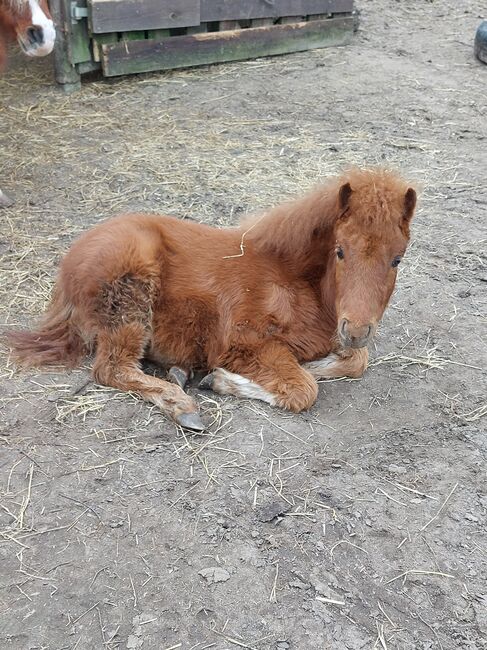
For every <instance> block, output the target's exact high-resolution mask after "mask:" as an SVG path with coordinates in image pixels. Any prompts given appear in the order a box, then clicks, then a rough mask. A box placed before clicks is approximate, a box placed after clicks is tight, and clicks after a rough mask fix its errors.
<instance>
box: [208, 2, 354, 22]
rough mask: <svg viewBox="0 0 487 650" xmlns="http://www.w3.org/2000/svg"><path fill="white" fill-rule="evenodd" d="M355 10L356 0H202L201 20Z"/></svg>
mask: <svg viewBox="0 0 487 650" xmlns="http://www.w3.org/2000/svg"><path fill="white" fill-rule="evenodd" d="M352 11H353V0H201V22H210V21H211V22H213V21H218V20H246V19H247V20H248V19H252V18H280V17H281V16H309V15H312V14H333V13H351V12H352Z"/></svg>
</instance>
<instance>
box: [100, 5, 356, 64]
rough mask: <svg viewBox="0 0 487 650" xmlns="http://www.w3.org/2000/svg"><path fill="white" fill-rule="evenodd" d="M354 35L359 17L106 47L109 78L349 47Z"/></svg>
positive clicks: (103, 55)
mask: <svg viewBox="0 0 487 650" xmlns="http://www.w3.org/2000/svg"><path fill="white" fill-rule="evenodd" d="M352 34H353V17H352V16H345V17H337V18H331V19H328V20H313V21H310V22H301V23H295V24H291V25H275V26H273V27H257V28H249V29H238V30H232V31H227V32H209V33H207V34H195V35H192V36H173V37H171V38H166V39H165V40H163V41H154V40H145V41H132V42H130V43H114V44H105V45H103V46H102V67H103V73H104V74H105V75H106V76H107V77H113V76H117V75H122V74H130V73H136V72H150V71H152V70H168V69H172V68H184V67H190V66H195V65H204V64H208V63H221V62H224V61H238V60H242V59H250V58H256V57H259V56H269V55H275V54H285V53H288V52H301V51H304V50H309V49H312V48H318V47H325V46H328V45H345V44H347V43H348V42H350V40H351V38H352Z"/></svg>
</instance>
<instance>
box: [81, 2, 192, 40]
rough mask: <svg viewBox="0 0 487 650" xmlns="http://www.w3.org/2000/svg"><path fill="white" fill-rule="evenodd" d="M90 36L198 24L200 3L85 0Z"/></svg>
mask: <svg viewBox="0 0 487 650" xmlns="http://www.w3.org/2000/svg"><path fill="white" fill-rule="evenodd" d="M88 7H89V15H90V29H91V31H92V32H93V33H94V34H103V33H108V32H128V31H134V30H135V31H136V30H140V29H169V28H174V27H189V26H194V25H199V24H200V22H201V20H200V0H89V4H88Z"/></svg>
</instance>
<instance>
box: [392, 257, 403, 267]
mask: <svg viewBox="0 0 487 650" xmlns="http://www.w3.org/2000/svg"><path fill="white" fill-rule="evenodd" d="M400 261H401V257H400V256H399V255H398V256H397V257H395V258H394V259H393V260H392V263H391V266H392V268H394V269H395V268H396V266H399V263H400Z"/></svg>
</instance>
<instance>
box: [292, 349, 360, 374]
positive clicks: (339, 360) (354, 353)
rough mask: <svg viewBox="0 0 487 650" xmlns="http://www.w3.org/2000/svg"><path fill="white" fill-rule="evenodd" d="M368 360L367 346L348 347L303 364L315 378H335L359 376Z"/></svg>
mask: <svg viewBox="0 0 487 650" xmlns="http://www.w3.org/2000/svg"><path fill="white" fill-rule="evenodd" d="M368 360H369V351H368V350H367V348H357V349H353V348H350V349H348V350H342V351H340V352H331V353H330V354H329V355H328V356H327V357H324V358H323V359H316V361H310V362H309V363H305V364H303V368H305V369H306V370H307V371H308V372H309V373H311V374H312V375H313V377H315V378H316V379H336V378H338V377H352V378H353V379H357V378H358V377H361V376H362V375H363V374H364V372H365V369H366V368H367V363H368Z"/></svg>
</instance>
